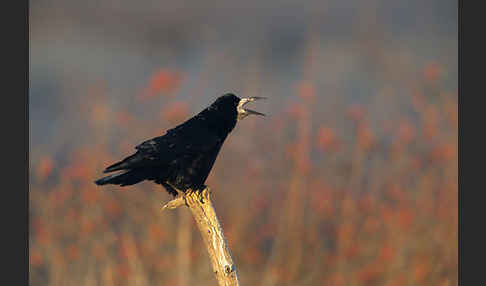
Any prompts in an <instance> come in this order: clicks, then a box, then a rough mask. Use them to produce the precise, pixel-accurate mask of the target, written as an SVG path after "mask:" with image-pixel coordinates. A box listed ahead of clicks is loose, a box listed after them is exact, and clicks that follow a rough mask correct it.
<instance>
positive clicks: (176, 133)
mask: <svg viewBox="0 0 486 286" xmlns="http://www.w3.org/2000/svg"><path fill="white" fill-rule="evenodd" d="M201 123H202V122H199V121H194V120H192V121H188V122H186V123H184V124H181V125H179V126H177V127H175V128H173V129H170V130H168V131H167V133H166V134H164V135H162V136H158V137H155V138H152V139H149V140H146V141H144V142H142V143H141V144H139V145H137V146H136V147H135V149H137V152H136V153H135V154H133V155H131V156H129V157H127V158H125V159H123V160H122V161H120V162H118V163H115V164H113V165H111V166H109V167H108V168H106V169H105V173H106V172H112V171H117V170H125V169H134V168H143V167H164V166H167V164H169V163H171V162H172V161H174V160H176V159H177V158H180V157H181V156H187V155H191V154H197V153H200V152H206V151H208V150H211V149H213V148H215V147H216V146H218V145H221V144H222V142H223V141H224V139H225V138H221V137H220V136H218V135H217V134H214V133H213V132H211V131H210V130H209V128H207V127H206V126H205V125H204V124H201Z"/></svg>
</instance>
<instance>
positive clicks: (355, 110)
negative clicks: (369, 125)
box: [347, 104, 366, 122]
mask: <svg viewBox="0 0 486 286" xmlns="http://www.w3.org/2000/svg"><path fill="white" fill-rule="evenodd" d="M347 114H348V116H349V117H350V118H351V119H353V120H354V121H356V122H360V121H362V120H363V119H364V118H365V115H366V113H365V109H364V107H363V106H362V105H360V104H352V105H350V106H349V108H348V111H347Z"/></svg>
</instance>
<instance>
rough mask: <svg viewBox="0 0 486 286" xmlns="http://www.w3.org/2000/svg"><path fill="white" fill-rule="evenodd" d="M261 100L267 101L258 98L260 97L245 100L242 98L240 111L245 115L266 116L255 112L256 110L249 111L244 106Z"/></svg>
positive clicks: (239, 105)
mask: <svg viewBox="0 0 486 286" xmlns="http://www.w3.org/2000/svg"><path fill="white" fill-rule="evenodd" d="M260 99H266V97H258V96H253V97H245V98H242V99H241V100H240V103H239V104H238V111H239V112H241V111H242V112H244V113H246V114H245V115H250V114H254V115H261V116H265V114H263V113H260V112H258V111H255V110H251V109H248V108H244V106H245V105H246V104H247V103H249V102H252V101H255V100H260Z"/></svg>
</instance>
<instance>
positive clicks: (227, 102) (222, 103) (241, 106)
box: [212, 93, 265, 120]
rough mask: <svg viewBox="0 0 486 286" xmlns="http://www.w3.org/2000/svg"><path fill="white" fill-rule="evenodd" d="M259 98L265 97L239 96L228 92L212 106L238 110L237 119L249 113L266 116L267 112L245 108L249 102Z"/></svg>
mask: <svg viewBox="0 0 486 286" xmlns="http://www.w3.org/2000/svg"><path fill="white" fill-rule="evenodd" d="M259 99H265V97H257V96H253V97H243V98H239V97H238V96H236V95H234V94H232V93H227V94H225V95H223V96H220V97H219V98H218V99H217V100H216V101H215V102H214V103H213V104H212V107H213V108H216V109H226V110H229V109H232V110H235V111H236V116H237V118H236V119H237V120H241V119H243V118H245V117H247V116H248V115H251V114H253V115H260V116H265V114H263V113H260V112H258V111H255V110H251V109H248V108H245V105H246V104H247V103H249V102H253V101H255V100H259Z"/></svg>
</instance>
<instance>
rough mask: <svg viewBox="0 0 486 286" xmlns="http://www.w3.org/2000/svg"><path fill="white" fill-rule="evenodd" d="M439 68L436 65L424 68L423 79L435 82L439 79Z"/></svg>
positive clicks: (432, 64)
mask: <svg viewBox="0 0 486 286" xmlns="http://www.w3.org/2000/svg"><path fill="white" fill-rule="evenodd" d="M440 73H441V67H440V66H439V65H438V64H437V63H429V64H427V65H426V66H425V68H424V77H425V79H426V80H428V81H435V80H437V79H438V78H439V76H440Z"/></svg>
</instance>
